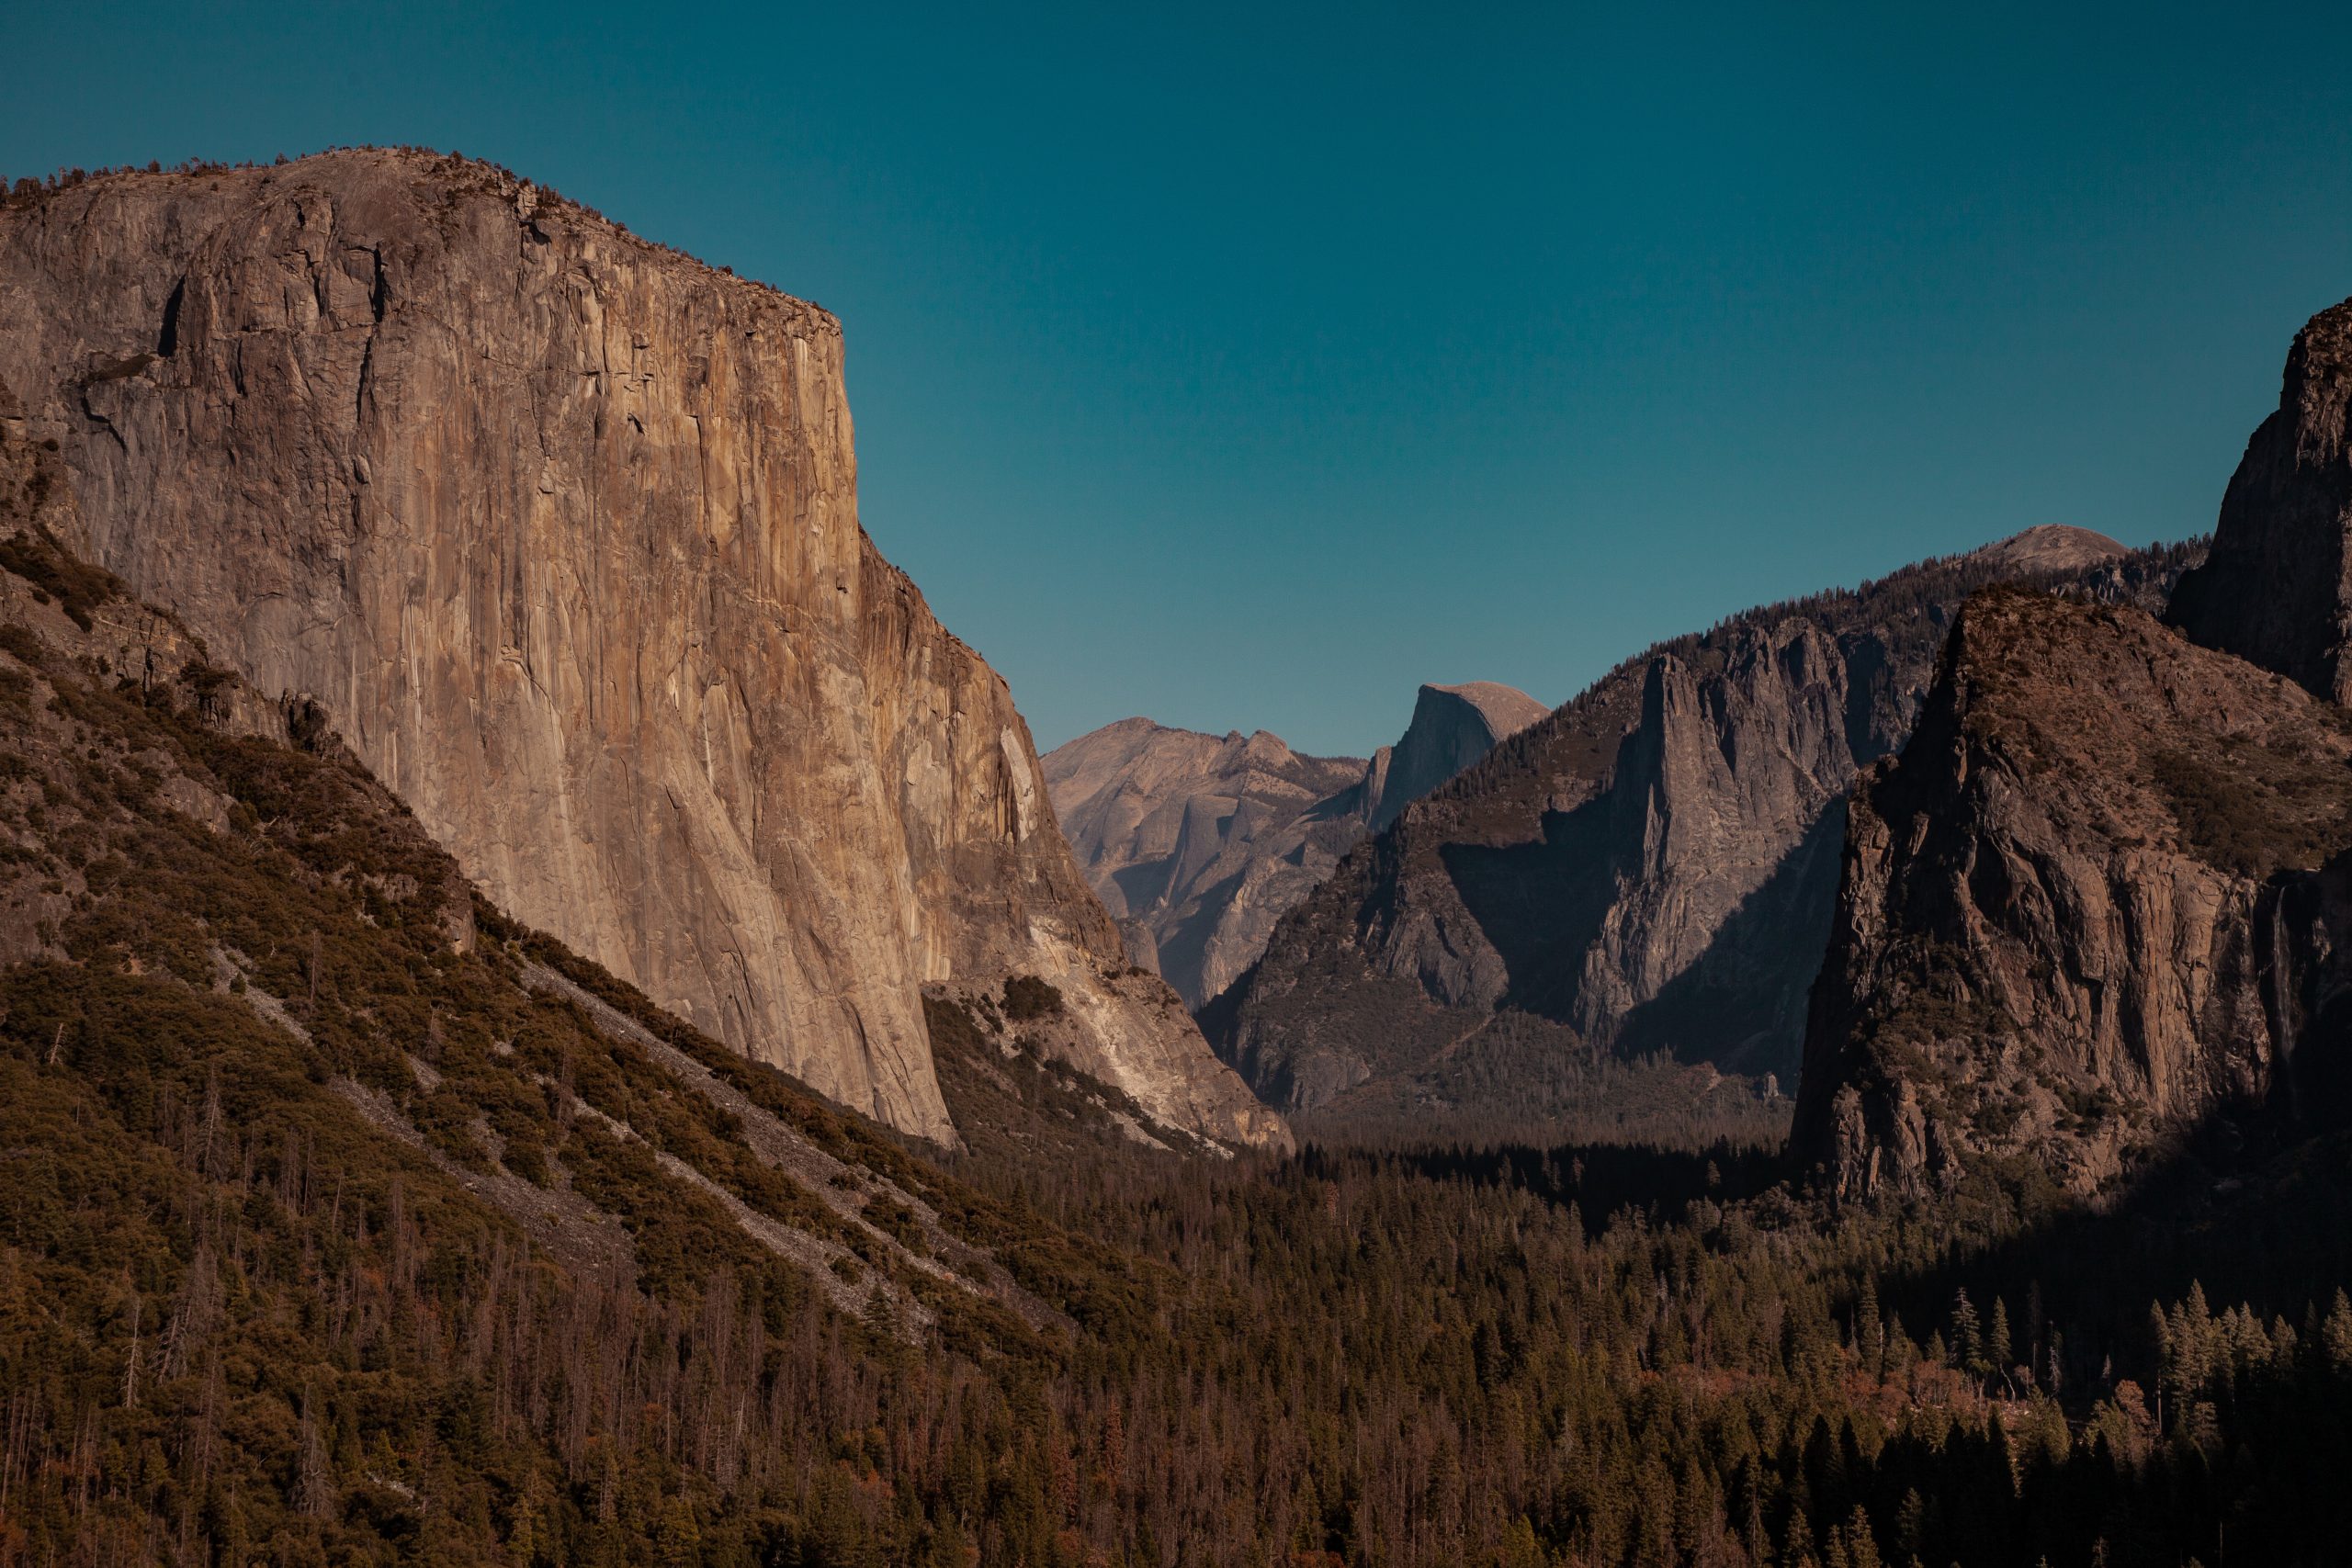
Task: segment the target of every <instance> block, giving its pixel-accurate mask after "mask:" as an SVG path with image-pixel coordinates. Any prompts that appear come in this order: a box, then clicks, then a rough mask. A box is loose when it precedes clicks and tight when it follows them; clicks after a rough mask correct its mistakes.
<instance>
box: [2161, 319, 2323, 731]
mask: <svg viewBox="0 0 2352 1568" xmlns="http://www.w3.org/2000/svg"><path fill="white" fill-rule="evenodd" d="M2347 404H2352V300H2346V302H2345V303H2343V304H2341V305H2338V306H2336V307H2335V308H2334V309H2333V310H2324V311H2322V312H2321V313H2320V314H2318V315H2316V316H2314V317H2312V320H2311V321H2310V322H2309V323H2308V324H2306V325H2305V326H2304V328H2303V330H2302V331H2301V333H2298V334H2297V335H2296V338H2295V344H2294V347H2293V348H2292V349H2291V350H2290V351H2289V353H2288V355H2287V371H2286V375H2285V378H2284V380H2283V384H2282V386H2281V388H2280V389H2279V394H2278V412H2275V413H2273V414H2271V415H2270V416H2269V417H2268V418H2267V419H2266V420H2264V421H2263V422H2262V424H2261V426H2260V427H2259V428H2258V429H2256V431H2255V433H2254V437H2253V439H2252V440H2250V441H2248V442H2247V443H2246V449H2245V458H2244V459H2243V460H2242V461H2240V463H2239V464H2238V469H2237V472H2236V473H2235V474H2234V475H2233V476H2232V477H2231V479H2230V488H2229V490H2228V491H2227V492H2226V493H2225V494H2224V495H2223V497H2222V517H2221V522H2220V524H2219V525H2217V526H2216V527H2215V529H2214V531H2213V550H2212V554H2211V557H2210V558H2208V559H2207V561H2206V562H2205V564H2204V566H2203V567H2201V568H2199V570H2196V571H2193V572H2190V573H2189V574H2188V576H2187V577H2185V578H2183V579H2182V580H2181V583H2180V590H2179V592H2177V593H2176V594H2175V595H2174V596H2173V602H2172V605H2171V607H2170V609H2169V610H2168V611H2167V612H2166V615H2165V618H2166V619H2167V620H2169V621H2171V622H2172V623H2173V624H2174V625H2175V626H2179V627H2180V628H2181V629H2182V630H2183V631H2186V632H2187V633H2188V636H2189V637H2191V638H2192V639H2193V640H2195V641H2197V642H2200V643H2202V644H2204V645H2205V646H2206V647H2208V648H2218V649H2222V650H2223V651H2224V652H2228V653H2234V654H2236V655H2237V656H2238V657H2239V658H2241V659H2246V660H2252V661H2253V662H2255V663H2256V664H2259V665H2261V666H2262V667H2263V668H2264V669H2266V670H2274V671H2278V673H2280V674H2282V675H2285V676H2286V677H2288V679H2290V680H2291V681H2294V682H2297V683H2298V684H2300V685H2301V686H2303V687H2304V688H2305V689H2307V690H2309V691H2312V692H2315V693H2317V694H2319V695H2321V696H2324V697H2327V698H2329V699H2331V700H2332V701H2335V702H2338V703H2343V702H2352V646H2347V644H2352V432H2347V429H2346V407H2347Z"/></svg>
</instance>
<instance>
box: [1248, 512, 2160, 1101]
mask: <svg viewBox="0 0 2352 1568" xmlns="http://www.w3.org/2000/svg"><path fill="white" fill-rule="evenodd" d="M2195 553H2196V547H2194V546H2189V547H2160V548H2159V547H2152V549H2151V550H2148V551H2142V552H2122V550H2121V547H2120V546H2115V545H2114V544H2113V542H2112V541H2109V540H2107V539H2106V538H2105V536H2099V535H2095V534H2091V533H2089V531H2087V530H2073V531H2059V532H2056V533H2052V532H2050V531H2047V530H2029V531H2027V532H2026V533H2025V534H2022V535H2019V536H2012V538H2011V539H2009V540H2004V541H1996V543H1995V545H1994V546H1992V547H1983V548H1980V549H1978V550H1972V551H1968V552H1964V553H1962V554H1961V555H1958V556H1953V557H1945V558H1934V559H1931V560H1928V561H1924V562H1920V563H1917V564H1915V565H1913V566H1910V567H1906V568H1904V569H1902V570H1898V571H1896V572H1894V573H1891V574H1889V575H1888V576H1887V577H1885V578H1883V579H1879V580H1876V581H1872V582H1869V583H1866V584H1864V585H1863V586H1862V587H1860V588H1859V589H1850V590H1845V589H1841V590H1832V591H1828V592H1824V593H1820V594H1815V595H1813V596H1810V597H1808V598H1805V599H1801V600H1794V601H1790V602H1787V603H1785V604H1777V605H1766V606H1759V607H1758V608H1757V609H1755V610H1751V611H1748V612H1745V613H1743V614H1742V615H1737V616H1734V617H1730V618H1729V619H1727V620H1726V621H1724V623H1721V624H1720V625H1719V626H1716V627H1715V628H1713V630H1711V631H1709V632H1707V633H1703V634H1692V635H1689V636H1685V637H1679V638H1673V639H1668V641H1666V642H1663V643H1660V644H1658V645H1657V646H1656V647H1654V648H1652V649H1647V650H1645V652H1643V653H1642V654H1639V655H1636V656H1634V658H1632V659H1629V660H1624V661H1623V662H1622V663H1620V664H1619V665H1618V666H1617V667H1616V668H1615V669H1613V670H1612V671H1610V672H1609V673H1608V674H1607V675H1604V676H1603V677H1602V678H1601V679H1600V681H1598V682H1595V683H1594V684H1593V685H1592V686H1590V687H1589V688H1587V690H1586V691H1585V692H1584V693H1582V694H1578V695H1577V697H1575V698H1573V699H1571V700H1570V701H1569V702H1568V703H1566V704H1565V705H1562V706H1561V707H1559V708H1558V709H1555V711H1554V712H1553V713H1552V715H1551V716H1549V717H1547V718H1546V719H1545V720H1544V721H1542V722H1540V723H1538V724H1536V725H1533V726H1532V727H1530V728H1527V729H1525V730H1522V731H1521V732H1520V733H1519V734H1518V735H1516V736H1514V737H1512V738H1511V739H1509V740H1507V741H1506V742H1504V743H1503V744H1501V745H1500V746H1498V747H1497V748H1496V749H1495V750H1494V751H1493V752H1492V753H1491V754H1490V755H1488V756H1487V758H1485V759H1484V760H1483V761H1480V762H1479V763H1477V764H1476V766H1474V767H1473V768H1471V769H1469V770H1467V771H1465V772H1464V773H1462V774H1461V775H1460V776H1458V777H1456V778H1455V779H1453V781H1451V782H1450V783H1448V784H1444V785H1442V786H1441V787H1439V788H1438V789H1436V790H1434V791H1432V792H1430V794H1429V795H1426V796H1424V797H1423V798H1421V799H1420V800H1419V801H1417V802H1416V803H1414V804H1413V805H1412V806H1410V807H1408V808H1407V809H1406V810H1405V811H1404V812H1403V813H1402V814H1401V815H1400V817H1399V818H1398V819H1397V822H1396V823H1395V824H1393V825H1392V826H1391V827H1390V828H1389V829H1387V830H1386V831H1385V832H1384V833H1382V834H1381V835H1379V836H1378V837H1376V838H1374V839H1372V840H1368V841H1366V842H1365V843H1363V844H1362V845H1360V846H1358V847H1357V848H1356V849H1355V850H1354V851H1352V852H1351V853H1350V855H1349V856H1348V858H1347V859H1346V861H1345V862H1343V863H1342V865H1341V866H1340V869H1339V870H1338V871H1337V872H1335V873H1334V874H1333V875H1332V876H1331V877H1330V878H1329V879H1328V880H1326V881H1325V882H1324V883H1323V884H1322V885H1321V886H1319V887H1318V888H1317V890H1316V892H1315V893H1314V894H1313V895H1311V896H1310V897H1308V898H1307V899H1306V900H1304V901H1303V902H1302V903H1301V904H1300V905H1299V906H1298V907H1297V908H1295V909H1293V910H1292V911H1291V912H1290V913H1289V914H1288V915H1286V916H1285V917H1284V919H1283V921H1282V922H1281V923H1280V924H1279V925H1278V927H1277V929H1276V931H1275V933H1274V935H1273V936H1272V939H1271V940H1270V942H1269V943H1268V946H1267V950H1266V953H1265V955H1264V956H1263V957H1262V958H1261V961H1260V963H1259V965H1258V966H1257V967H1256V968H1255V969H1254V970H1253V971H1251V973H1250V974H1249V975H1248V976H1244V977H1243V979H1242V980H1240V981H1238V982H1237V984H1236V986H1235V987H1234V988H1233V989H1232V990H1231V991H1230V992H1228V993H1227V995H1226V996H1224V997H1222V998H1218V999H1217V1000H1216V1002H1215V1003H1214V1004H1212V1005H1211V1006H1210V1007H1209V1008H1208V1009H1205V1010H1204V1012H1203V1015H1202V1016H1203V1019H1204V1025H1205V1026H1206V1027H1207V1028H1208V1030H1209V1032H1210V1034H1211V1037H1212V1039H1213V1040H1214V1041H1215V1042H1216V1044H1217V1047H1218V1049H1219V1052H1220V1054H1221V1055H1224V1056H1225V1057H1226V1059H1227V1060H1228V1061H1230V1062H1232V1063H1234V1064H1235V1066H1237V1068H1238V1070H1240V1071H1241V1072H1242V1073H1243V1075H1244V1077H1247V1078H1249V1079H1250V1081H1251V1082H1252V1084H1253V1085H1254V1086H1255V1087H1256V1088H1257V1089H1258V1090H1259V1092H1260V1093H1261V1096H1264V1097H1266V1098H1267V1099H1269V1100H1270V1101H1271V1102H1272V1103H1277V1104H1281V1105H1284V1106H1286V1107H1288V1108H1290V1109H1292V1110H1294V1111H1299V1110H1310V1109H1315V1108H1317V1107H1330V1106H1332V1105H1334V1104H1335V1103H1337V1102H1340V1101H1342V1100H1347V1101H1348V1102H1349V1104H1351V1105H1353V1106H1355V1107H1358V1108H1360V1109H1362V1110H1363V1112H1364V1113H1366V1114H1374V1115H1378V1116H1382V1117H1395V1118H1403V1119H1406V1120H1410V1119H1411V1118H1413V1117H1417V1116H1420V1117H1425V1116H1427V1115H1429V1114H1445V1115H1453V1114H1457V1113H1458V1114H1464V1115H1470V1116H1472V1117H1473V1118H1474V1119H1475V1116H1476V1112H1475V1111H1469V1110H1465V1109H1464V1108H1462V1107H1461V1106H1460V1105H1459V1104H1458V1103H1457V1101H1456V1100H1455V1096H1454V1094H1453V1091H1451V1090H1449V1089H1447V1088H1446V1087H1445V1086H1446V1083H1447V1079H1448V1075H1453V1076H1454V1077H1456V1078H1457V1079H1458V1078H1459V1077H1460V1076H1461V1075H1462V1074H1464V1073H1475V1074H1476V1075H1477V1076H1479V1077H1482V1078H1483V1079H1484V1081H1486V1082H1487V1083H1488V1084H1489V1085H1490V1086H1493V1087H1490V1088H1489V1089H1482V1090H1480V1091H1478V1092H1479V1093H1481V1094H1491V1093H1495V1092H1501V1089H1500V1086H1502V1085H1507V1084H1509V1083H1510V1082H1511V1081H1512V1079H1513V1077H1514V1075H1516V1076H1517V1077H1518V1078H1519V1079H1520V1080H1521V1084H1522V1090H1521V1095H1522V1098H1523V1099H1524V1100H1526V1101H1527V1102H1529V1103H1533V1102H1539V1101H1541V1100H1543V1099H1544V1090H1543V1089H1542V1084H1543V1082H1544V1079H1545V1077H1547V1076H1548V1075H1550V1074H1553V1073H1555V1072H1561V1071H1566V1065H1567V1064H1570V1063H1573V1062H1576V1061H1578V1060H1583V1059H1587V1058H1588V1057H1589V1054H1590V1053H1592V1052H1594V1051H1600V1052H1604V1053H1605V1052H1611V1051H1614V1052H1617V1053H1619V1054H1633V1055H1639V1054H1645V1053H1648V1052H1653V1051H1657V1050H1659V1049H1661V1048H1668V1047H1678V1046H1679V1047H1680V1050H1681V1053H1682V1054H1684V1055H1685V1056H1686V1059H1687V1054H1688V1053H1690V1052H1691V1050H1692V1049H1694V1048H1695V1049H1696V1050H1697V1051H1698V1053H1699V1055H1700V1057H1701V1059H1703V1060H1707V1061H1711V1062H1713V1063H1714V1064H1715V1065H1717V1066H1720V1067H1722V1068H1724V1069H1725V1070H1731V1071H1737V1072H1741V1073H1744V1074H1747V1075H1749V1076H1750V1077H1754V1078H1756V1079H1758V1080H1759V1081H1760V1080H1762V1079H1763V1077H1764V1076H1765V1075H1767V1074H1770V1075H1771V1076H1772V1077H1774V1078H1786V1077H1793V1074H1794V1071H1795V1068H1796V1066H1797V1064H1798V1058H1799V1053H1800V1046H1801V1042H1802V1038H1803V1033H1804V1010H1805V994H1806V991H1807V989H1808V987H1809V986H1810V984H1811V980H1812V976H1813V969H1814V967H1815V965H1816V964H1817V963H1818V961H1819V956H1820V953H1821V950H1822V945H1823V943H1824V942H1826V937H1827V933H1828V920H1829V915H1830V907H1831V904H1832V902H1833V901H1834V896H1835V890H1836V886H1837V880H1838V849H1837V845H1838V838H1839V834H1840V828H1841V822H1842V818H1841V814H1842V810H1843V800H1844V795H1845V791H1846V789H1847V787H1848V785H1849V784H1850V783H1851V782H1852V780H1853V778H1854V777H1855V775H1856V773H1857V771H1858V770H1859V768H1860V766H1861V765H1862V764H1864V763H1866V762H1868V761H1871V760H1874V759H1875V758H1877V757H1879V756H1883V755H1885V754H1886V753H1888V752H1889V751H1891V750H1894V748H1895V747H1896V746H1897V745H1898V744H1899V743H1900V741H1901V739H1902V738H1903V736H1904V735H1905V733H1906V732H1907V729H1908V727H1909V723H1910V719H1911V716H1912V714H1913V713H1914V712H1915V711H1916V708H1917V704H1918V702H1919V700H1920V698H1921V697H1922V696H1923V695H1924V693H1925V690H1926V687H1927V685H1928V678H1929V676H1930V675H1931V673H1932V668H1933V661H1934V659H1935V656H1936V651H1937V649H1939V647H1940V645H1941V642H1942V638H1943V633H1944V629H1945V627H1946V626H1948V625H1949V624H1950V617H1951V614H1952V613H1953V611H1954V610H1956V608H1957V606H1958V604H1959V603H1960V602H1961V600H1962V599H1964V598H1965V597H1966V594H1967V592H1969V591H1970V590H1972V589H1973V588H1974V587H1976V586H1979V585H1981V584H1982V583H1985V582H1988V581H1997V580H2001V579H2003V578H2006V577H2008V576H2011V575H2013V574H2014V570H2015V568H2014V566H2013V564H2012V563H2013V562H2014V561H2015V560H2017V559H2020V558H2022V559H2024V560H2026V561H2027V562H2028V563H2029V564H2030V563H2031V562H2033V561H2035V560H2046V559H2051V558H2057V559H2059V560H2060V561H2061V562H2062V563H2068V564H2063V565H2062V566H2061V567H2060V569H2059V570H2055V571H2038V572H2035V573H2032V574H2031V575H2032V576H2033V578H2034V580H2035V581H2041V582H2044V583H2046V584H2048V585H2051V586H2055V585H2058V584H2059V583H2060V582H2076V583H2080V584H2082V585H2085V586H2087V587H2090V588H2091V589H2092V590H2093V591H2095V592H2100V593H2103V594H2106V595H2108V596H2110V597H2117V598H2125V599H2151V598H2152V597H2153V598H2154V600H2155V601H2156V602H2160V600H2161V595H2162V593H2163V592H2165V590H2166V589H2167V588H2168V587H2169V583H2170V581H2171V576H2172V575H2173V574H2175V573H2177V571H2178V570H2180V569H2181V567H2182V566H2183V565H2185V564H2186V562H2187V561H2188V559H2189V558H2191V557H2193V556H2194V554H2195ZM1504 1017H1509V1018H1511V1019H1513V1020H1515V1022H1514V1023H1513V1024H1512V1025H1511V1027H1510V1029H1509V1030H1506V1031H1505V1032H1504V1033H1503V1035H1501V1036H1495V1035H1493V1034H1492V1033H1491V1032H1490V1031H1489V1030H1488V1027H1487V1026H1488V1024H1489V1023H1490V1022H1491V1021H1494V1020H1497V1019H1498V1018H1504ZM1494 1049H1501V1050H1504V1051H1505V1052H1506V1054H1507V1055H1508V1057H1509V1060H1508V1061H1505V1060H1502V1059H1495V1060H1488V1061H1484V1062H1480V1063H1478V1064H1476V1066H1473V1065H1472V1064H1471V1063H1470V1062H1467V1061H1465V1060H1464V1059H1463V1057H1462V1053H1464V1051H1465V1050H1471V1051H1473V1053H1474V1055H1476V1054H1484V1053H1487V1052H1489V1051H1491V1050H1494ZM1578 1081H1581V1080H1578ZM1768 1087H1769V1086H1768ZM1561 1092H1562V1093H1564V1094H1571V1095H1572V1094H1574V1093H1576V1092H1578V1091H1577V1090H1576V1089H1572V1088H1570V1087H1568V1086H1566V1085H1565V1084H1564V1086H1563V1088H1562V1090H1561ZM1498 1110H1499V1108H1498ZM1328 1113H1329V1112H1328V1111H1327V1114H1328Z"/></svg>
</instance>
